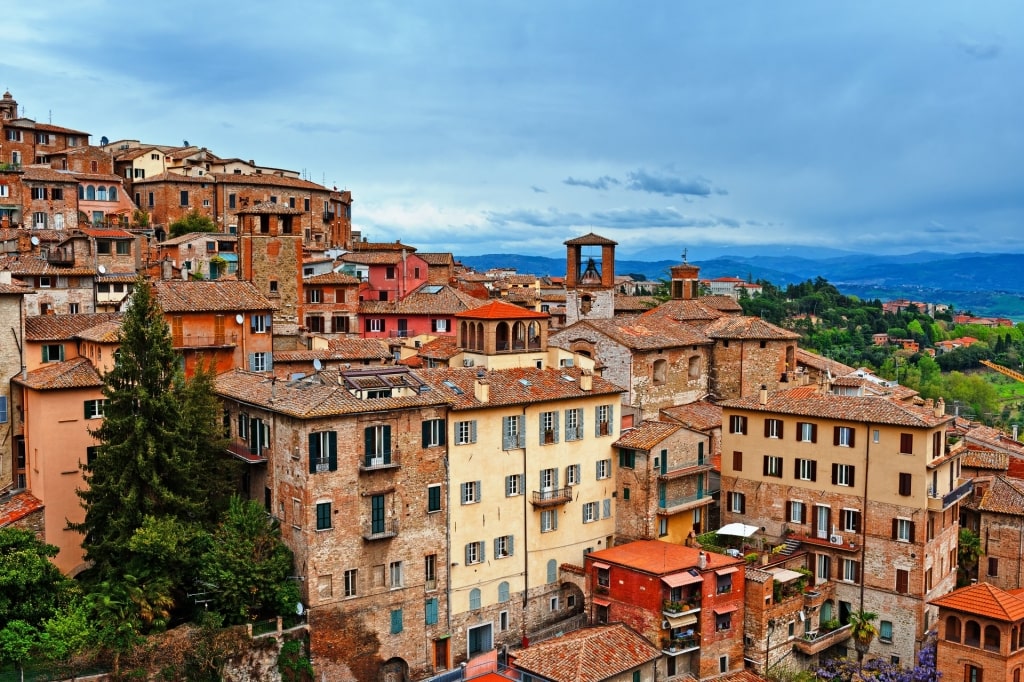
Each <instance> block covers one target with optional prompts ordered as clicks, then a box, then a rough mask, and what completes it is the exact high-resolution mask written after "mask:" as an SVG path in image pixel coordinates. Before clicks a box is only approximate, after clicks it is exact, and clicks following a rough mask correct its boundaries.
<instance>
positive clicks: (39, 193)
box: [32, 187, 46, 199]
mask: <svg viewBox="0 0 1024 682" xmlns="http://www.w3.org/2000/svg"><path fill="white" fill-rule="evenodd" d="M32 198H33V199H45V198H46V188H45V187H33V188H32Z"/></svg>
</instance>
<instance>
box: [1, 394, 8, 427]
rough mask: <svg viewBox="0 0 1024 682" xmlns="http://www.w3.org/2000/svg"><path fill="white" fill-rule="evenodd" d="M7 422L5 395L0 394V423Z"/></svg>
mask: <svg viewBox="0 0 1024 682" xmlns="http://www.w3.org/2000/svg"><path fill="white" fill-rule="evenodd" d="M6 423H7V396H5V395H0V424H6Z"/></svg>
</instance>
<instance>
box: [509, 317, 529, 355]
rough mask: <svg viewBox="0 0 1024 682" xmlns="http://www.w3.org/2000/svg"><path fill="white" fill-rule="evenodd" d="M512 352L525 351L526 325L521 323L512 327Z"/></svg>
mask: <svg viewBox="0 0 1024 682" xmlns="http://www.w3.org/2000/svg"><path fill="white" fill-rule="evenodd" d="M512 350H526V325H525V324H523V323H522V322H516V323H515V324H514V325H513V326H512Z"/></svg>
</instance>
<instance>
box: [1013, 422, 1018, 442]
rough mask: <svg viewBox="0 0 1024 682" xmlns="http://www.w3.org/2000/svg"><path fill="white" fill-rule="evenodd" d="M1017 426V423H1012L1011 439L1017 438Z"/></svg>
mask: <svg viewBox="0 0 1024 682" xmlns="http://www.w3.org/2000/svg"><path fill="white" fill-rule="evenodd" d="M1017 428H1018V425H1017V424H1014V425H1013V439H1014V440H1017Z"/></svg>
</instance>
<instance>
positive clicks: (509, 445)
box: [501, 414, 525, 450]
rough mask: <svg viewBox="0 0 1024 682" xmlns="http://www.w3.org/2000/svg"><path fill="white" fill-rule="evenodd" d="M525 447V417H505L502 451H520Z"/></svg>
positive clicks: (513, 415) (502, 430) (519, 415)
mask: <svg viewBox="0 0 1024 682" xmlns="http://www.w3.org/2000/svg"><path fill="white" fill-rule="evenodd" d="M524 445H525V443H524V434H523V415H521V414H512V415H508V416H507V417H504V418H503V419H502V424H501V449H502V450H518V449H519V448H522V447H523V446H524Z"/></svg>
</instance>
